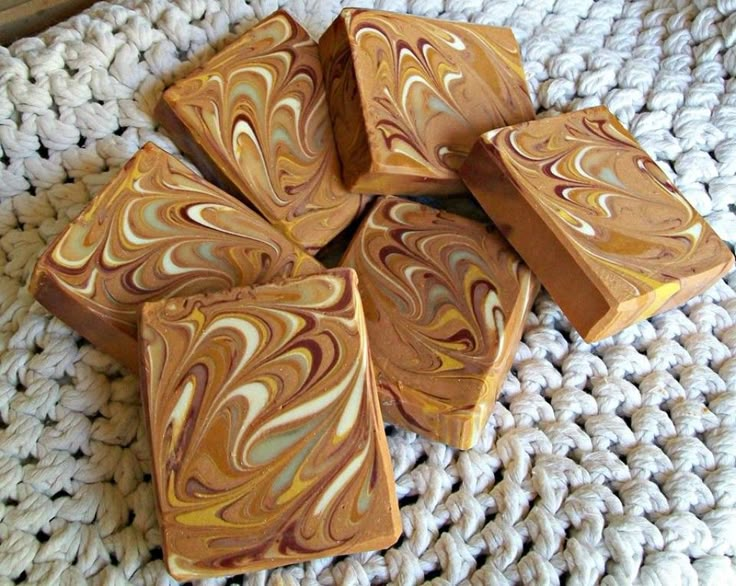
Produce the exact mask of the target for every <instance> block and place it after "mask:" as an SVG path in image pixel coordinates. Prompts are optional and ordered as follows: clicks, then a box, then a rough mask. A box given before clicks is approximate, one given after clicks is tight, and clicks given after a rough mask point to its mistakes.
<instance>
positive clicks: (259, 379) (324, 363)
mask: <svg viewBox="0 0 736 586" xmlns="http://www.w3.org/2000/svg"><path fill="white" fill-rule="evenodd" d="M140 331H141V391H142V397H143V403H144V407H145V409H146V414H147V421H148V429H149V433H150V438H151V446H152V450H151V454H152V468H153V477H154V486H155V491H156V497H157V505H158V513H159V519H160V525H161V530H162V536H163V549H164V559H165V561H166V564H167V566H168V568H169V571H170V573H171V574H172V575H173V576H174V577H175V578H177V579H179V580H187V579H193V578H205V577H210V576H222V575H228V574H238V573H242V572H249V571H256V570H260V569H264V568H272V567H276V566H282V565H285V564H290V563H296V562H300V561H304V560H309V559H313V558H319V557H327V556H336V555H345V554H349V553H356V552H361V551H369V550H376V549H382V548H385V547H389V546H391V545H392V544H393V543H394V542H395V541H396V540H397V539H398V536H399V534H400V533H401V522H400V517H399V507H398V500H397V498H396V494H395V486H394V478H393V471H392V468H391V461H390V459H389V453H388V445H387V442H386V436H385V434H384V430H383V421H382V419H381V413H380V409H379V406H378V398H377V396H376V386H375V378H374V375H373V371H372V366H371V362H370V357H369V350H368V341H367V337H366V332H365V322H364V319H363V310H362V307H361V302H360V297H359V296H358V293H357V288H356V278H355V273H354V272H353V271H350V270H345V269H337V270H333V271H330V272H328V273H325V274H320V275H312V276H309V277H304V278H298V279H292V280H287V281H281V282H278V283H273V284H268V285H262V286H259V287H255V288H243V289H233V290H230V291H226V292H220V293H214V294H211V295H200V296H195V297H190V298H179V299H173V300H167V301H159V302H156V303H149V304H146V305H145V306H144V308H143V310H142V312H141V326H140Z"/></svg>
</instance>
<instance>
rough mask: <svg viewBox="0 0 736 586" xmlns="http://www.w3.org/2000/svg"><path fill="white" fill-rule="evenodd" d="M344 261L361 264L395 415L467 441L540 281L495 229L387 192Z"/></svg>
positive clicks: (385, 395) (386, 397)
mask: <svg viewBox="0 0 736 586" xmlns="http://www.w3.org/2000/svg"><path fill="white" fill-rule="evenodd" d="M343 264H344V265H345V266H349V267H352V268H354V269H355V271H356V272H357V273H358V277H359V279H360V281H359V283H360V284H359V287H360V292H361V296H362V298H363V303H364V305H365V313H366V322H367V324H368V335H369V339H370V343H371V351H372V354H373V358H374V364H375V366H376V376H377V380H378V384H379V394H380V398H381V407H382V409H383V413H384V416H385V417H386V419H388V420H389V421H392V422H394V423H397V424H399V425H402V426H404V427H408V428H409V429H412V430H415V431H417V432H419V433H422V434H424V435H427V436H429V437H431V438H433V439H437V440H439V441H442V442H445V443H448V444H451V445H455V446H458V447H461V448H468V447H471V446H472V445H473V444H474V443H475V442H476V441H477V439H478V434H479V433H480V431H481V429H482V428H483V426H484V425H485V423H486V421H487V419H488V416H489V414H490V412H491V410H492V408H493V404H494V401H495V398H496V395H497V393H498V390H499V387H500V385H501V383H502V382H503V380H504V378H505V376H506V373H507V371H508V369H509V367H510V364H511V359H512V358H513V354H514V348H515V346H516V344H517V343H518V342H519V340H520V338H521V333H522V328H523V325H524V322H525V320H526V314H527V311H528V309H529V307H530V305H531V303H532V301H533V299H534V297H535V295H536V292H537V289H538V285H537V282H536V279H535V278H534V277H533V276H532V274H531V272H530V271H529V269H528V268H527V267H526V266H525V265H524V264H523V263H522V262H521V261H520V259H519V257H518V256H517V255H516V254H515V253H514V251H513V250H512V249H511V248H510V247H509V245H508V244H507V243H506V242H505V240H504V239H503V238H502V237H501V236H500V235H499V234H498V233H497V232H495V231H491V230H490V229H487V228H486V227H485V226H484V225H482V224H480V223H477V222H474V221H472V220H468V219H465V218H462V217H460V216H456V215H453V214H449V213H446V212H441V211H438V210H434V209H432V208H429V207H426V206H423V205H421V204H417V203H414V202H409V201H406V200H400V199H396V198H384V199H382V200H380V201H379V202H378V203H377V204H376V205H375V207H374V208H372V210H371V211H370V213H369V215H368V217H367V218H366V220H365V221H364V223H363V225H362V226H361V228H360V230H359V232H358V234H357V235H356V237H355V239H354V240H353V242H352V244H351V245H350V248H349V249H348V251H347V252H346V255H345V258H344V259H343Z"/></svg>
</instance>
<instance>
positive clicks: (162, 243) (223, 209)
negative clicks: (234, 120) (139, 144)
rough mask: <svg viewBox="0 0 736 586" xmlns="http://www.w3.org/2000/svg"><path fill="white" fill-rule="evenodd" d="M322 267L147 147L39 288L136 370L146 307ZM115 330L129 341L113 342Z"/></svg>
mask: <svg viewBox="0 0 736 586" xmlns="http://www.w3.org/2000/svg"><path fill="white" fill-rule="evenodd" d="M321 270H322V267H321V265H320V264H319V263H318V262H317V261H315V260H314V259H313V258H311V257H310V256H309V255H307V254H306V253H305V252H303V251H302V250H299V249H298V248H297V247H296V246H294V245H293V244H292V243H291V242H289V241H288V240H287V239H286V238H284V237H283V236H282V235H281V234H279V233H278V232H277V231H276V230H275V229H273V228H272V227H270V226H269V225H268V224H267V223H266V222H265V221H264V220H263V219H262V218H260V217H259V216H257V215H256V214H255V213H254V212H252V211H250V210H248V209H247V208H246V207H245V206H243V205H242V204H240V203H239V202H238V201H236V200H235V199H233V198H232V197H230V196H228V195H226V194H225V193H223V192H221V191H219V190H218V189H216V188H215V187H213V186H211V185H209V184H208V183H206V182H205V181H203V180H202V179H200V178H199V177H198V176H196V175H195V174H194V173H193V172H192V171H190V170H189V169H187V167H186V166H184V165H183V164H182V163H180V162H179V161H177V160H176V159H175V158H174V157H172V156H171V155H169V154H167V153H166V152H164V151H162V150H161V149H159V148H157V147H154V146H153V145H152V144H150V143H149V144H148V145H146V146H144V147H143V149H141V150H140V151H139V152H138V153H137V154H136V155H135V156H134V157H133V158H132V159H131V160H130V161H129V162H128V163H127V164H126V165H125V167H124V168H123V170H122V171H121V172H120V173H119V174H118V175H117V176H116V177H115V179H113V181H112V182H111V183H110V184H109V185H108V186H107V187H106V188H105V189H104V190H103V192H102V193H100V194H99V195H98V196H97V197H96V198H95V199H94V200H93V201H92V203H91V204H90V205H89V206H88V207H87V208H86V209H85V210H84V211H83V212H82V214H81V215H80V216H79V217H78V218H77V219H75V220H74V221H73V222H72V223H71V224H70V225H69V226H68V227H67V228H66V229H65V230H64V231H63V232H62V233H61V234H60V235H59V236H58V237H57V238H56V240H55V241H54V242H53V243H52V244H51V245H50V246H49V247H48V249H47V250H46V251H45V252H44V253H43V255H42V256H41V258H40V259H39V261H38V264H37V266H36V269H35V272H34V276H33V279H32V282H31V290H32V291H33V292H34V294H36V296H37V297H38V298H39V299H40V300H41V301H42V302H43V303H44V305H46V307H48V309H49V310H50V311H52V312H55V313H58V314H59V317H60V318H61V319H63V320H64V321H66V322H68V323H69V324H70V325H72V326H73V327H75V328H76V329H78V330H79V331H80V333H81V334H82V335H84V336H85V337H87V338H88V339H89V340H90V341H92V342H93V343H95V344H98V345H100V347H102V348H103V349H105V350H107V351H109V352H110V353H112V354H113V355H115V356H118V357H121V360H123V361H124V362H126V363H127V364H128V365H129V366H131V367H132V366H134V365H135V363H133V364H130V362H131V356H134V355H135V351H134V349H135V335H136V320H137V310H138V307H139V306H140V304H141V303H143V302H144V301H148V300H152V299H161V298H168V297H172V296H175V295H190V294H194V293H199V292H203V291H216V290H219V289H226V288H229V287H233V286H236V285H247V284H253V283H264V282H268V281H271V280H273V279H274V278H275V277H279V276H293V275H301V274H310V273H315V272H319V271H321ZM68 301H71V302H72V303H73V305H70V303H69V302H68ZM98 324H103V325H106V326H108V329H104V328H103V327H102V326H99V327H97V326H98ZM110 327H111V328H113V329H114V330H117V331H118V332H120V333H121V334H122V335H123V336H124V337H122V338H121V339H119V340H114V341H111V340H109V328H110ZM121 344H122V346H123V348H119V347H118V346H119V345H121ZM131 347H132V350H131Z"/></svg>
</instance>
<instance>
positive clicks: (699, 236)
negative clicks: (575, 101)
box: [478, 107, 733, 339]
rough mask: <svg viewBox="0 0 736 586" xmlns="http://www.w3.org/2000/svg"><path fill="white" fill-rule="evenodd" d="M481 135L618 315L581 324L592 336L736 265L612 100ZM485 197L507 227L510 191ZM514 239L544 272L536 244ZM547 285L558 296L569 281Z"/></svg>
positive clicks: (692, 291)
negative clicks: (501, 209) (505, 197)
mask: <svg viewBox="0 0 736 586" xmlns="http://www.w3.org/2000/svg"><path fill="white" fill-rule="evenodd" d="M482 142H483V144H485V145H486V146H487V147H490V149H491V150H492V152H493V155H492V156H493V157H494V158H495V160H496V161H497V162H498V164H499V166H500V168H502V169H503V172H504V174H505V175H506V177H507V178H508V180H509V181H511V182H512V184H513V185H514V186H515V187H516V188H517V189H518V190H519V192H520V193H521V194H522V195H523V197H524V198H525V199H526V200H527V201H528V205H530V206H531V207H532V209H533V211H532V212H531V214H536V215H538V216H540V217H541V218H543V221H544V222H545V223H546V225H547V226H548V229H549V230H551V231H553V233H554V234H555V238H556V239H557V240H558V241H559V242H560V243H561V244H560V246H564V248H565V249H566V250H567V253H569V254H571V255H572V256H573V258H575V259H576V261H575V262H577V263H579V264H581V265H582V266H584V267H586V272H587V274H588V275H591V276H592V277H591V278H592V279H593V280H594V281H595V286H596V287H597V288H598V289H599V290H601V291H602V292H603V295H604V296H605V297H606V299H607V303H608V305H609V313H608V314H607V315H600V316H598V317H599V318H600V321H599V323H597V324H595V325H594V326H593V327H592V328H591V331H587V330H586V328H584V327H583V328H582V329H583V331H582V332H581V333H583V335H587V336H588V338H590V339H599V338H602V337H605V336H607V335H610V334H611V333H614V332H615V331H617V330H619V329H621V328H623V327H625V326H626V325H629V324H630V323H633V322H634V321H637V320H639V319H643V318H646V317H649V316H651V315H653V314H654V313H656V312H659V311H662V310H664V309H667V308H669V307H672V306H675V305H678V304H680V303H683V302H684V301H686V300H687V299H689V298H690V297H692V296H693V295H696V294H697V293H698V292H699V291H700V290H702V289H704V288H706V287H707V286H708V285H710V283H712V282H713V281H714V280H715V279H717V278H718V277H719V276H720V275H721V274H723V273H724V272H725V271H727V270H728V268H729V267H730V266H731V264H732V263H733V255H732V254H731V253H730V251H729V250H728V249H727V248H726V246H725V245H724V244H723V242H722V241H721V240H720V239H719V238H718V236H717V235H716V234H715V233H714V232H713V230H712V229H711V228H710V227H709V226H708V224H707V223H706V222H705V220H704V219H703V218H702V217H701V216H700V214H698V213H697V212H696V211H695V209H693V207H692V206H691V205H690V204H689V203H688V202H687V200H686V199H685V198H684V197H683V195H682V194H681V193H680V192H679V191H678V190H677V188H676V187H675V186H674V185H673V184H672V182H671V181H670V180H669V179H668V178H667V176H666V175H665V174H664V172H663V171H662V170H661V169H660V168H659V167H658V166H657V164H656V163H655V162H654V161H653V160H652V159H651V158H650V157H649V156H648V155H647V154H646V153H645V152H644V151H643V150H642V149H641V147H640V146H639V144H638V143H637V142H636V140H635V139H634V137H633V136H631V134H630V133H629V132H628V131H627V130H626V129H625V128H624V127H623V126H622V125H621V123H620V122H619V121H618V120H617V119H616V118H615V117H614V116H613V115H612V114H611V113H610V112H609V111H608V110H607V109H606V108H605V107H599V108H591V109H588V110H582V111H580V112H574V113H570V114H566V115H562V116H559V117H556V118H551V119H547V120H543V121H537V122H532V123H528V124H521V125H518V126H515V127H509V128H503V129H500V130H494V131H491V132H489V133H487V134H485V135H484V136H483V138H482ZM478 164H479V165H482V164H487V163H478ZM480 200H481V203H484V202H485V205H486V206H487V209H489V213H491V215H492V216H493V217H494V219H497V220H499V221H500V223H501V225H504V223H505V220H504V219H502V218H498V217H495V216H494V211H493V209H492V208H494V207H495V205H496V204H500V203H501V202H502V199H498V198H497V199H496V200H495V204H494V202H491V201H490V200H489V199H488V198H484V197H481V198H480ZM517 215H518V214H517ZM509 225H518V226H519V230H520V232H519V233H518V237H521V236H522V234H521V226H520V225H519V222H518V220H517V221H516V222H512V223H510V224H509ZM510 238H511V240H512V242H513V243H514V244H515V245H517V248H518V250H519V251H520V252H521V253H522V254H523V255H524V256H525V258H526V257H527V256H528V257H529V263H530V265H532V268H534V269H535V270H536V268H537V267H536V265H535V263H534V260H533V259H532V256H533V255H534V252H535V251H534V250H527V247H526V246H525V245H524V242H521V241H519V242H517V241H515V240H514V236H513V235H512V236H510ZM560 261H561V262H562V261H563V255H560ZM540 269H541V270H540V271H539V274H540V276H542V275H543V274H545V271H544V269H543V267H540ZM562 272H563V271H562V270H561V267H560V269H558V270H557V273H556V274H557V276H560V275H561V274H562ZM552 276H553V277H554V275H552ZM542 280H543V281H544V280H545V279H544V277H542ZM545 284H546V283H545ZM547 286H548V287H549V288H550V291H551V292H552V293H553V295H554V294H555V289H556V288H566V287H568V286H569V284H564V283H560V284H558V285H557V287H555V286H554V285H553V284H549V285H547ZM563 309H565V311H567V309H566V307H564V306H563ZM573 309H574V308H571V309H570V313H571V314H574V313H575V312H574V311H573ZM571 319H572V318H571Z"/></svg>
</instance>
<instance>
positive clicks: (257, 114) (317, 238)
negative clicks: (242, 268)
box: [156, 11, 364, 253]
mask: <svg viewBox="0 0 736 586" xmlns="http://www.w3.org/2000/svg"><path fill="white" fill-rule="evenodd" d="M156 115H157V118H158V119H159V120H160V122H161V123H162V124H163V126H164V127H165V128H166V129H167V130H168V131H169V133H170V136H171V138H172V140H173V141H174V142H175V143H176V144H177V146H178V147H179V148H180V149H181V150H182V151H184V152H185V153H187V154H188V155H189V156H191V157H192V159H193V160H194V161H195V162H196V163H197V165H198V166H199V168H200V169H201V170H202V172H203V173H204V174H205V176H206V177H207V178H208V179H210V180H211V181H213V182H215V183H217V184H219V185H220V186H222V187H223V189H225V190H226V191H228V192H229V193H232V194H234V195H238V196H239V197H241V198H242V199H243V200H244V201H246V202H247V203H249V204H250V205H251V206H252V207H254V208H255V209H257V210H258V211H259V212H260V213H261V214H262V215H263V216H264V217H265V218H266V219H267V220H268V221H269V222H271V223H272V224H273V225H274V226H276V228H278V229H279V230H280V231H281V232H283V233H284V234H285V235H286V236H288V237H289V238H290V239H291V240H292V241H293V242H295V243H296V244H298V245H299V246H301V247H302V248H304V249H306V250H307V251H308V252H312V253H314V252H316V251H317V250H319V249H320V248H321V247H322V246H324V245H325V244H327V243H328V242H329V241H330V240H331V239H332V238H333V237H335V236H336V235H337V234H338V233H339V232H341V231H342V230H343V229H344V228H346V227H347V226H348V225H349V224H350V222H351V220H353V218H355V217H356V216H357V215H358V213H359V212H360V211H361V208H362V205H363V203H364V198H363V197H362V196H360V195H356V194H353V193H350V192H348V191H347V190H346V189H345V187H344V186H343V184H342V181H341V180H340V168H339V161H338V158H337V152H336V150H335V142H334V138H333V135H332V128H331V126H330V119H329V115H328V114H327V103H326V101H325V87H324V76H323V74H322V67H321V65H320V62H319V53H318V49H317V44H316V43H315V42H314V41H313V40H312V39H311V38H310V37H309V34H308V33H307V32H306V31H305V30H304V29H303V28H302V27H301V26H300V25H299V24H298V23H296V22H295V21H294V19H293V18H292V17H291V16H290V15H289V14H288V13H286V12H284V11H279V12H276V13H274V14H273V15H271V16H270V17H268V18H266V19H265V20H264V21H262V22H261V23H259V24H258V25H256V26H255V27H254V28H252V29H251V30H249V31H248V32H246V33H245V34H244V35H243V36H242V37H240V38H239V39H238V40H237V41H235V42H234V43H233V44H231V45H229V46H228V47H227V48H225V49H224V50H223V51H221V52H220V53H218V54H217V55H216V56H215V57H213V58H212V59H211V60H210V61H208V62H207V64H206V65H205V66H204V67H203V68H202V69H199V70H197V71H195V72H194V73H193V74H191V75H190V76H189V77H187V78H186V79H183V80H181V81H179V82H178V83H176V84H174V85H173V86H172V87H170V88H169V89H167V90H166V91H165V92H164V95H163V98H162V99H161V101H160V102H159V104H158V106H157V112H156Z"/></svg>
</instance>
